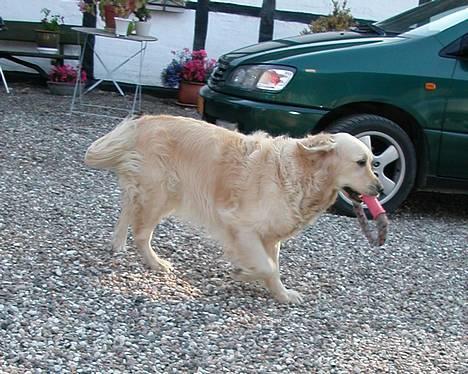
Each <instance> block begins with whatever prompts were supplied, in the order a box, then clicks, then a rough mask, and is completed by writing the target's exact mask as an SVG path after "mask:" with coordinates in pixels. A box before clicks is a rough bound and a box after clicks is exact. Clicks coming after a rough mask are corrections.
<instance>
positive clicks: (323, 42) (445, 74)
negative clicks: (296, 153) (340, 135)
mask: <svg viewBox="0 0 468 374" xmlns="http://www.w3.org/2000/svg"><path fill="white" fill-rule="evenodd" d="M200 95H201V97H200V100H199V111H200V112H201V113H202V115H203V117H204V118H205V119H206V120H207V121H209V122H212V123H218V124H219V123H220V122H223V123H224V124H226V123H227V124H228V125H230V126H235V127H237V128H238V130H239V131H241V132H245V133H250V132H253V131H256V130H263V131H266V132H268V133H270V134H272V135H279V134H289V135H290V136H294V137H302V136H304V135H306V134H315V133H318V132H321V131H327V132H338V131H345V132H349V133H351V134H353V135H355V136H356V137H358V138H359V139H361V140H362V141H363V142H364V143H365V144H366V145H367V146H368V147H369V148H370V149H371V150H372V152H373V154H374V171H375V173H376V175H378V177H379V178H380V180H381V182H382V184H383V186H384V188H385V190H384V193H383V194H381V196H380V201H381V203H382V204H383V205H384V207H385V208H386V209H387V211H393V210H394V209H396V208H397V207H398V206H399V205H400V204H401V203H402V202H403V201H404V200H405V198H406V197H407V196H408V194H409V193H410V191H411V190H412V189H413V188H417V189H429V190H438V191H444V190H445V191H447V190H449V191H461V192H466V191H468V0H441V1H438V0H435V1H432V2H429V3H426V4H425V5H422V6H419V7H417V8H414V9H411V10H409V11H407V12H404V13H402V14H399V15H397V16H395V17H392V18H390V19H387V20H385V21H382V22H377V23H374V24H368V25H362V26H358V27H357V28H355V29H352V30H350V31H347V32H327V33H320V34H307V35H301V36H296V37H292V38H286V39H280V40H273V41H270V42H264V43H260V44H256V45H253V46H249V47H246V48H243V49H239V50H236V51H233V52H231V53H227V54H225V55H223V56H222V57H221V58H220V59H219V61H218V64H217V67H216V69H215V71H214V72H213V74H212V75H211V77H210V79H209V81H208V84H207V85H206V86H204V87H203V88H202V90H201V91H200ZM335 207H336V208H337V209H338V210H339V211H340V212H341V213H344V214H351V212H352V207H351V203H350V201H349V200H348V199H347V197H346V196H344V195H340V196H339V198H338V200H337V203H336V205H335Z"/></svg>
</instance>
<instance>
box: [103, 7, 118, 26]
mask: <svg viewBox="0 0 468 374" xmlns="http://www.w3.org/2000/svg"><path fill="white" fill-rule="evenodd" d="M116 16H117V13H116V12H115V8H114V6H113V5H111V4H106V5H104V23H105V30H107V31H110V32H114V31H115V17H116Z"/></svg>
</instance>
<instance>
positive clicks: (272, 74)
mask: <svg viewBox="0 0 468 374" xmlns="http://www.w3.org/2000/svg"><path fill="white" fill-rule="evenodd" d="M294 73H295V70H294V69H293V68H290V67H286V66H268V65H251V66H240V67H238V68H237V69H234V71H233V72H232V73H231V75H230V76H229V78H228V80H227V82H226V83H227V84H229V85H230V86H233V87H239V88H244V89H253V88H258V89H260V90H266V91H281V90H282V89H283V88H284V87H286V85H287V84H288V83H289V81H290V80H291V79H292V77H293V76H294Z"/></svg>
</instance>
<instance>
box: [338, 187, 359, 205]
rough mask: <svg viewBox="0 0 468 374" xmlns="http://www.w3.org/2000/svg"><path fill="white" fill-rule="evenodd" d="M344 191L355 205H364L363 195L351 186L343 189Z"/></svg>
mask: <svg viewBox="0 0 468 374" xmlns="http://www.w3.org/2000/svg"><path fill="white" fill-rule="evenodd" d="M343 191H344V192H345V193H346V194H347V195H348V197H349V198H350V199H351V200H353V201H354V202H355V203H358V204H360V203H362V200H361V194H360V193H359V192H357V191H355V190H353V189H352V188H351V187H349V186H345V187H343Z"/></svg>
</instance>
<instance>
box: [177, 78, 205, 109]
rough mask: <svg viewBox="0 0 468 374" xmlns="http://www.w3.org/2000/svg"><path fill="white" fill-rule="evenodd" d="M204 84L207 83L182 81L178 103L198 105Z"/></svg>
mask: <svg viewBox="0 0 468 374" xmlns="http://www.w3.org/2000/svg"><path fill="white" fill-rule="evenodd" d="M204 85H205V83H202V82H189V81H181V82H180V84H179V94H178V98H177V100H178V101H177V103H178V104H180V105H185V106H196V105H197V99H198V95H199V92H200V88H202V87H203V86H204Z"/></svg>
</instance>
